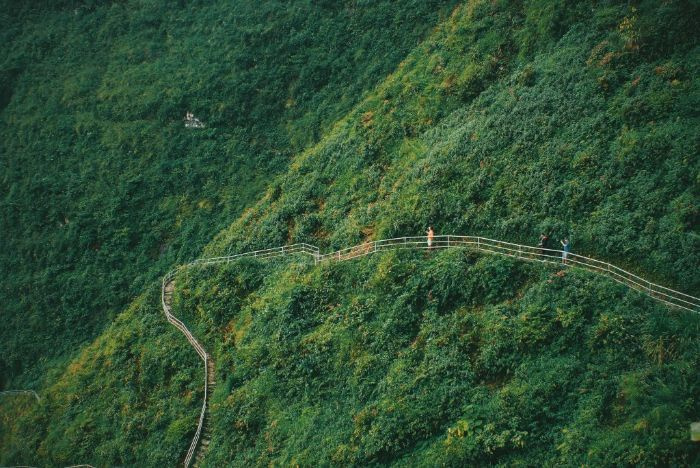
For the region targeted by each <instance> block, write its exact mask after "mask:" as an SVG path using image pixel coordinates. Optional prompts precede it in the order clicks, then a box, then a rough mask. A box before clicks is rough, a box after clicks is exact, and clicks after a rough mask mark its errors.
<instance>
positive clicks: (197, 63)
mask: <svg viewBox="0 0 700 468" xmlns="http://www.w3.org/2000/svg"><path fill="white" fill-rule="evenodd" d="M451 3H453V2H452V1H439V0H436V1H428V2H426V1H410V2H403V4H402V8H395V7H394V6H393V5H392V4H391V2H388V1H380V2H372V4H371V5H364V6H362V7H357V6H356V5H354V3H353V2H344V3H343V2H322V3H319V2H297V3H295V4H294V5H293V6H288V5H286V4H283V3H280V2H276V1H270V2H264V3H263V4H260V2H255V1H247V0H246V1H238V2H236V5H235V8H232V7H231V3H230V2H224V1H219V2H179V3H176V4H173V2H169V1H156V2H141V1H128V2H117V3H114V2H110V3H108V4H99V3H94V2H63V3H57V2H24V3H23V2H2V5H0V6H2V8H0V10H1V11H2V13H0V15H2V16H0V25H1V26H2V27H0V35H2V41H3V43H4V44H6V45H7V46H6V47H4V48H3V49H2V52H0V86H1V87H2V89H1V90H0V155H2V156H0V232H2V235H1V236H0V245H1V247H2V248H0V274H1V275H2V276H3V278H4V281H3V283H2V286H1V287H0V303H2V306H1V307H2V312H3V314H2V315H3V318H4V319H5V326H4V327H2V331H0V337H1V338H2V341H3V342H4V343H5V347H4V351H3V354H2V357H1V358H0V387H1V386H4V385H9V382H8V379H14V378H15V377H16V376H18V375H19V374H21V373H22V372H23V371H24V369H25V368H26V366H30V367H31V369H32V375H29V376H25V377H23V379H24V380H23V382H15V383H13V385H15V386H16V385H28V384H31V383H30V382H31V380H32V379H35V378H39V376H40V375H41V373H43V370H37V369H41V368H43V369H44V370H45V369H46V368H50V367H52V366H55V365H57V363H56V362H55V361H51V362H50V363H48V364H46V365H43V366H39V367H37V366H35V364H36V363H38V362H43V360H46V359H49V358H51V357H53V356H61V355H66V354H71V353H72V350H73V349H74V347H75V346H77V345H80V344H82V343H84V342H85V341H86V340H88V341H89V340H92V339H93V338H94V337H95V336H96V334H97V333H99V332H100V331H101V330H102V329H103V327H104V325H105V324H106V323H109V321H110V320H111V319H112V318H114V316H115V315H116V314H117V313H118V312H119V311H120V310H122V309H123V308H124V307H125V306H126V305H127V304H128V302H129V301H130V300H132V299H133V298H134V297H135V296H136V295H138V294H139V293H140V292H141V291H142V290H143V288H144V285H146V284H149V283H150V282H151V281H152V280H153V279H154V278H155V277H157V276H158V275H159V274H162V273H163V272H164V271H165V270H167V268H168V267H169V266H170V265H172V264H173V263H175V262H177V261H183V260H187V259H191V258H193V257H196V256H197V255H198V254H199V252H200V249H201V248H202V246H203V245H205V244H206V243H207V242H208V241H209V240H210V239H211V236H212V235H213V234H214V233H216V232H218V230H219V229H221V228H223V227H224V226H226V225H228V224H229V223H230V222H231V221H232V220H233V219H235V218H236V217H237V216H238V214H239V213H240V211H241V209H242V208H243V207H244V206H246V205H248V204H249V203H252V202H253V201H254V200H255V199H257V198H258V197H259V195H260V194H261V192H262V191H263V190H264V188H265V186H266V185H267V183H268V181H269V177H270V176H272V175H273V174H276V173H278V172H280V171H284V170H286V168H287V164H288V161H289V158H290V157H291V156H292V155H293V154H295V153H296V152H298V151H300V150H302V149H303V148H305V147H306V146H307V145H309V144H311V143H313V142H315V141H316V140H318V138H319V136H320V135H321V134H322V133H323V132H324V131H325V129H326V128H327V127H328V126H329V125H331V123H332V122H334V121H335V120H337V119H338V118H339V117H340V116H342V115H343V114H344V113H345V112H347V111H348V109H350V108H351V107H352V106H353V105H354V104H356V103H357V101H358V100H359V99H360V97H361V96H362V94H363V93H365V92H367V91H368V90H370V89H371V88H372V87H373V86H374V85H375V84H376V83H378V82H379V81H380V80H382V79H383V78H384V76H385V75H386V74H387V73H388V72H389V71H391V70H392V69H393V68H394V67H395V66H396V64H397V63H398V62H399V61H400V60H401V59H403V58H404V57H405V55H406V53H408V51H410V50H411V49H412V48H413V47H415V44H416V43H417V41H419V40H420V38H421V37H423V36H424V35H425V34H426V33H427V32H428V31H429V30H430V29H431V28H432V27H433V26H434V24H435V23H436V22H437V21H438V20H439V18H440V17H444V16H446V15H447V14H448V13H449V11H450V8H451ZM187 110H190V111H192V112H194V113H195V115H196V116H198V117H199V118H201V119H202V120H203V121H204V122H205V123H206V125H207V126H206V128H205V129H203V130H195V131H193V130H187V129H185V128H184V126H183V122H182V118H183V117H184V114H185V112H186V111H187ZM36 336H40V337H42V338H41V339H40V340H37V339H36Z"/></svg>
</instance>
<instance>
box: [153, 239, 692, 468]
mask: <svg viewBox="0 0 700 468" xmlns="http://www.w3.org/2000/svg"><path fill="white" fill-rule="evenodd" d="M402 249H419V250H426V249H429V250H432V249H436V250H437V249H471V250H476V251H479V252H486V253H491V254H496V255H505V256H509V257H514V258H518V259H521V260H526V261H536V262H542V263H551V264H558V265H561V266H562V267H563V268H581V269H585V270H588V271H591V272H594V273H598V274H602V275H605V276H607V277H609V278H611V279H613V280H614V281H617V282H618V283H622V284H624V285H627V286H629V287H630V288H632V289H634V290H636V291H639V292H641V293H643V294H646V295H647V296H650V297H652V298H654V299H656V300H658V301H661V302H663V303H664V304H666V305H668V306H672V307H677V308H680V309H683V310H686V311H689V312H694V313H700V299H699V298H697V297H695V296H691V295H689V294H685V293H682V292H680V291H676V290H673V289H671V288H667V287H665V286H661V285H659V284H655V283H652V282H651V281H648V280H645V279H644V278H641V277H639V276H637V275H635V274H633V273H630V272H628V271H625V270H623V269H622V268H619V267H617V266H615V265H612V264H610V263H607V262H604V261H602V260H596V259H594V258H590V257H584V256H583V255H578V254H572V253H569V254H568V255H567V258H566V262H565V263H564V259H563V257H562V256H563V251H561V250H556V249H544V248H541V247H533V246H530V245H521V244H514V243H512V242H505V241H499V240H495V239H489V238H486V237H478V236H453V235H441V236H434V237H433V239H432V240H431V242H430V245H428V237H426V236H416V237H397V238H393V239H382V240H377V241H368V242H364V243H362V244H358V245H355V246H352V247H348V248H345V249H340V250H336V251H335V252H330V253H327V254H321V253H320V251H319V249H318V247H316V246H313V245H310V244H304V243H299V244H292V245H286V246H282V247H275V248H271V249H265V250H255V251H251V252H245V253H240V254H235V255H226V256H221V257H210V258H202V259H198V260H195V261H193V262H190V263H187V264H185V265H182V266H181V267H180V268H179V269H176V270H172V271H170V272H169V273H168V274H167V275H165V276H164V277H163V283H162V291H161V302H162V306H163V311H164V312H165V316H166V318H167V320H168V322H170V323H171V324H172V325H174V326H175V327H176V328H177V329H178V330H180V331H181V332H182V333H183V334H184V335H185V337H186V338H187V341H189V342H190V344H191V345H192V347H193V348H194V349H195V351H196V352H197V354H199V356H200V357H201V358H202V361H203V362H204V402H203V403H202V410H201V412H200V416H199V422H198V424H197V430H196V432H195V435H194V437H193V439H192V442H191V443H190V447H189V449H188V451H187V455H186V457H185V463H184V464H185V467H188V466H189V465H190V463H191V461H192V457H193V455H194V454H195V452H196V450H197V444H198V443H199V439H200V435H201V433H202V427H203V425H204V416H205V412H206V409H207V403H208V396H209V395H208V391H209V389H208V375H207V372H208V370H207V363H208V360H209V355H208V354H207V352H206V351H205V350H204V347H203V346H202V345H201V344H200V343H199V341H197V339H196V338H195V337H194V336H193V335H192V333H191V332H190V331H189V330H188V329H187V327H186V326H185V324H184V323H183V322H182V321H181V320H179V319H178V318H177V317H175V316H174V315H172V313H171V311H170V307H169V306H168V305H167V304H166V301H165V290H166V286H167V285H168V284H169V283H170V282H171V281H172V280H173V278H174V276H175V274H176V273H177V272H178V271H182V270H184V269H186V268H190V267H195V266H210V265H219V264H222V263H229V262H232V261H234V260H238V259H241V258H244V257H252V258H261V259H267V258H275V257H282V256H287V255H299V254H300V255H308V256H310V257H312V258H313V260H314V263H315V264H319V263H324V262H331V261H344V260H351V259H353V258H359V257H363V256H365V255H370V254H373V253H376V252H385V251H388V250H402Z"/></svg>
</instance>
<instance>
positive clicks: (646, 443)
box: [175, 251, 700, 466]
mask: <svg viewBox="0 0 700 468" xmlns="http://www.w3.org/2000/svg"><path fill="white" fill-rule="evenodd" d="M307 265H308V263H307ZM178 291H179V297H178V300H176V303H175V310H176V313H177V314H178V315H179V316H181V317H185V318H186V319H187V321H188V322H189V323H195V324H198V327H197V328H196V330H197V336H201V337H203V339H204V342H205V343H206V346H207V347H208V349H210V350H212V351H213V353H214V356H215V359H216V361H217V369H218V370H217V372H219V374H218V377H217V379H218V380H219V382H224V383H223V385H219V387H218V388H217V391H216V393H215V394H214V396H213V401H212V408H213V421H214V424H213V439H212V443H211V449H210V451H209V453H208V455H207V466H221V465H225V464H233V465H236V466H263V465H296V464H299V465H300V466H321V465H344V466H347V465H357V466H367V465H369V464H376V463H379V464H395V465H399V466H441V465H449V466H473V465H486V464H499V465H501V466H513V465H518V464H520V465H526V466H534V465H537V466H554V465H556V466H562V465H563V466H581V465H590V466H620V465H639V464H641V465H644V466H650V465H669V464H670V465H693V464H696V463H698V462H700V449H699V448H698V447H697V444H692V443H691V442H689V441H688V428H689V424H690V422H691V421H692V420H693V418H695V417H697V414H698V411H700V402H698V400H697V398H695V395H696V393H697V391H698V389H700V375H699V374H698V372H697V361H698V359H699V358H700V351H699V349H698V347H697V339H698V336H699V335H698V334H699V333H700V317H699V316H697V315H690V314H685V313H669V312H668V311H667V310H665V308H664V307H661V306H659V305H658V304H656V303H654V302H653V301H652V300H651V299H649V298H645V297H643V296H642V295H640V294H638V293H636V292H633V291H630V290H628V289H627V288H625V287H623V286H619V285H617V284H615V283H612V282H611V281H609V280H606V279H603V278H596V277H594V276H593V275H591V274H589V273H579V272H575V271H574V272H572V271H566V272H564V271H560V269H559V268H556V267H547V268H544V267H540V266H534V265H531V264H525V263H523V262H518V261H515V260H510V259H503V258H493V257H481V256H478V255H475V254H470V253H463V252H452V251H448V252H441V253H439V254H438V253H433V254H432V255H428V254H425V253H422V252H420V253H413V252H397V253H390V254H383V255H379V256H376V257H375V256H372V257H368V258H366V259H359V260H352V261H349V262H345V263H342V264H331V265H324V266H322V267H319V268H314V267H313V266H312V265H311V266H300V265H284V264H282V265H279V266H277V267H267V266H265V265H262V264H260V263H259V262H255V261H247V262H240V263H239V264H237V265H235V266H232V267H227V268H216V269H207V270H199V271H191V272H190V274H189V275H187V276H186V277H182V278H181V280H180V283H179V285H178Z"/></svg>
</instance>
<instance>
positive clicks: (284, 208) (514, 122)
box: [209, 2, 700, 294]
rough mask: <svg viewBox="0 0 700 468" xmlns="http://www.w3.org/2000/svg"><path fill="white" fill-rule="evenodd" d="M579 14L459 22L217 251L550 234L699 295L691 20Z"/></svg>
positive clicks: (697, 57)
mask: <svg viewBox="0 0 700 468" xmlns="http://www.w3.org/2000/svg"><path fill="white" fill-rule="evenodd" d="M562 3H563V2H562ZM572 4H575V6H574V5H571V8H566V7H565V6H564V5H559V7H557V8H553V7H552V9H551V10H550V8H549V7H548V6H547V5H553V4H552V3H551V2H526V3H525V6H524V7H521V6H517V5H510V4H509V2H470V3H468V4H467V5H466V6H464V7H462V8H459V9H457V10H455V12H454V14H453V15H452V16H451V18H450V19H449V20H448V21H447V22H445V23H444V24H443V25H442V26H441V28H440V29H439V30H438V31H436V32H435V33H434V34H433V35H431V37H430V38H429V39H428V40H426V41H425V42H424V43H423V44H421V46H419V47H418V48H416V50H414V51H413V52H412V53H411V54H410V55H409V56H408V57H407V59H406V60H404V61H403V62H402V63H401V65H400V67H399V69H398V70H397V71H396V72H395V73H393V74H392V75H390V76H389V77H388V78H387V80H385V81H384V82H383V83H382V84H381V85H380V86H379V87H378V88H377V90H376V91H375V92H374V93H372V95H370V96H369V97H367V98H366V99H365V100H363V101H362V103H361V104H360V105H358V106H357V107H356V108H355V109H354V110H353V111H352V112H351V113H349V114H348V116H347V117H345V118H344V119H342V120H341V121H340V122H339V123H338V124H336V126H335V127H334V128H333V130H332V131H331V132H329V134H328V135H327V136H326V138H324V139H323V140H322V141H321V142H320V143H319V144H318V145H317V146H315V147H314V148H313V149H312V150H310V151H306V152H305V153H304V154H302V155H301V156H300V157H298V158H296V159H295V161H294V163H293V164H292V166H291V169H290V171H289V173H288V174H287V175H286V176H284V177H281V178H279V179H278V180H277V182H275V183H274V184H273V185H272V186H271V187H270V188H269V189H268V191H267V193H266V197H265V198H264V199H263V200H261V201H260V202H259V203H258V204H257V205H256V206H255V207H254V208H253V209H251V210H250V211H248V212H247V213H246V214H245V215H244V216H242V217H241V219H240V220H239V222H237V223H235V224H234V225H233V226H232V228H231V230H230V231H229V232H228V233H224V234H222V235H220V236H219V238H218V239H217V241H216V242H215V244H214V246H213V247H211V248H210V250H209V252H211V253H216V252H221V251H225V250H226V249H229V248H230V247H231V246H233V249H234V250H236V249H243V250H244V249H246V248H247V247H249V246H262V245H280V244H283V243H285V242H287V241H307V242H311V243H317V244H320V245H325V246H330V247H334V248H337V247H341V246H346V245H352V244H355V243H358V242H361V241H362V240H363V239H365V238H369V239H373V238H386V237H392V236H396V235H409V234H420V233H422V232H423V231H425V229H426V227H427V225H428V224H433V225H435V226H436V230H437V232H438V233H444V234H447V233H456V234H464V233H478V234H480V235H490V236H494V237H496V238H498V239H506V240H514V241H522V242H525V243H529V244H534V243H536V242H537V237H538V235H539V233H540V232H542V231H547V232H550V233H551V234H552V237H553V239H555V240H557V239H562V238H563V237H564V236H566V235H569V236H570V237H571V239H572V245H573V249H574V251H575V252H579V253H588V254H591V255H594V256H598V257H601V258H605V259H608V260H610V261H614V262H616V263H619V264H622V265H626V266H628V267H629V268H632V269H634V270H636V271H639V272H641V273H643V274H644V275H645V276H648V277H650V278H652V279H656V280H659V281H661V282H663V283H665V284H668V285H671V286H677V287H678V288H680V289H682V290H684V291H686V292H688V293H691V294H693V293H695V294H698V292H699V291H700V274H699V272H700V268H699V266H700V257H699V256H698V252H700V236H699V235H698V226H699V225H700V223H699V222H698V221H699V218H698V216H699V211H698V206H700V204H699V203H698V201H699V200H700V178H699V177H700V159H699V158H697V154H698V149H700V140H699V139H698V138H699V136H698V135H700V133H699V132H698V131H697V129H698V123H699V120H698V113H697V109H698V108H700V107H699V106H698V103H700V81H699V80H698V79H697V77H698V76H700V74H699V73H698V72H699V71H700V69H699V67H700V47H699V46H698V41H697V39H698V37H697V31H695V30H693V28H692V26H691V23H690V22H689V21H688V20H686V19H684V18H687V16H688V15H689V14H690V13H689V12H695V11H697V10H694V9H693V8H692V7H691V5H690V4H686V3H685V2H667V3H665V4H664V5H663V6H655V4H656V2H648V3H647V2H643V3H642V4H641V5H639V6H638V7H630V6H628V5H620V6H614V5H610V6H599V7H595V8H592V7H591V6H590V5H587V4H586V2H572ZM582 18H585V19H582ZM671 25H673V27H671ZM671 30H673V31H674V32H673V33H670V32H669V31H671ZM533 44H539V46H534V45H533ZM244 226H245V229H243V227H244ZM557 245H558V243H557Z"/></svg>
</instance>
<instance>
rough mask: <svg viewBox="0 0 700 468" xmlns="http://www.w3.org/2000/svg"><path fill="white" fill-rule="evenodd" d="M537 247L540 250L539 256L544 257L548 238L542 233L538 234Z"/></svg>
mask: <svg viewBox="0 0 700 468" xmlns="http://www.w3.org/2000/svg"><path fill="white" fill-rule="evenodd" d="M537 247H539V248H540V255H541V256H543V257H544V256H545V255H546V253H545V252H544V251H545V250H546V249H547V248H548V247H549V236H548V235H547V234H545V233H544V232H543V233H541V234H540V243H539V244H537Z"/></svg>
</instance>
